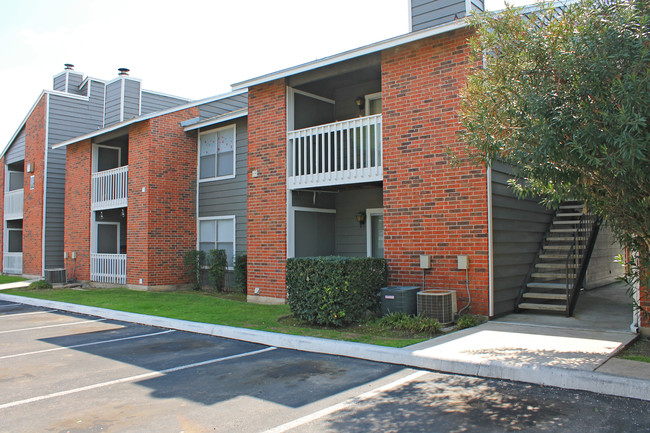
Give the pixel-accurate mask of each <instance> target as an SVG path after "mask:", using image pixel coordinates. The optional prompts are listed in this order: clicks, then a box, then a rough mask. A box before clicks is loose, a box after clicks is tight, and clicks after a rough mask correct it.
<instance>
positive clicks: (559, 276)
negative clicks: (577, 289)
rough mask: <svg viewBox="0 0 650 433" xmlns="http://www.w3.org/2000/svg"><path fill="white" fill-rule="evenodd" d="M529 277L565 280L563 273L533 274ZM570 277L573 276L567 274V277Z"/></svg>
mask: <svg viewBox="0 0 650 433" xmlns="http://www.w3.org/2000/svg"><path fill="white" fill-rule="evenodd" d="M530 276H531V277H533V278H545V279H547V280H548V279H552V278H566V274H565V273H564V272H533V273H532V274H530ZM571 276H573V274H569V277H571Z"/></svg>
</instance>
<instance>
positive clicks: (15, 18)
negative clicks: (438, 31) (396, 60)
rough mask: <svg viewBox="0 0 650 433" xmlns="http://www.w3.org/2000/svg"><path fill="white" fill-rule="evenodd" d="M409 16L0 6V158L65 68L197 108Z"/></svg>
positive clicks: (229, 0) (402, 27) (371, 8)
mask: <svg viewBox="0 0 650 433" xmlns="http://www.w3.org/2000/svg"><path fill="white" fill-rule="evenodd" d="M531 2H532V0H513V1H512V3H513V4H515V5H521V4H527V3H531ZM486 7H487V9H490V10H497V9H502V8H503V1H502V0H486ZM408 12H409V11H408V0H245V1H242V0H131V1H128V2H127V1H111V0H56V1H53V0H0V47H1V48H0V50H1V51H0V83H2V84H1V85H2V86H4V90H3V91H2V93H1V94H2V98H0V149H4V147H5V146H6V145H7V144H8V141H9V140H10V139H11V137H12V136H13V134H14V133H15V132H16V129H17V128H18V126H19V125H20V123H21V122H22V120H23V119H24V118H25V116H26V115H27V113H28V111H29V109H30V108H31V107H32V105H33V104H34V103H35V102H36V99H37V98H38V96H39V95H40V93H41V91H42V90H43V89H52V78H53V76H54V75H55V74H57V73H59V72H61V71H62V70H63V64H64V63H72V64H74V65H75V70H76V71H79V72H82V73H84V74H86V75H90V76H92V77H95V78H99V79H104V80H109V79H112V78H114V77H116V76H117V68H119V67H126V68H129V69H131V72H130V75H131V76H133V77H136V78H140V79H142V86H143V87H144V88H145V89H149V90H155V91H158V92H163V93H168V94H172V95H178V96H184V97H187V98H191V99H201V98H206V97H208V96H212V95H217V94H220V93H225V92H228V91H230V85H231V84H233V83H235V82H239V81H243V80H246V79H248V78H253V77H257V76H259V75H263V74H266V73H269V72H274V71H277V70H279V69H283V68H287V67H291V66H294V65H298V64H301V63H305V62H309V61H312V60H315V59H318V58H322V57H326V56H329V55H332V54H336V53H339V52H342V51H346V50H349V49H353V48H357V47H360V46H363V45H367V44H370V43H373V42H377V41H381V40H384V39H388V38H390V37H393V36H397V35H401V34H404V33H407V32H408Z"/></svg>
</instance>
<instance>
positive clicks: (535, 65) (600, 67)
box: [461, 0, 650, 313]
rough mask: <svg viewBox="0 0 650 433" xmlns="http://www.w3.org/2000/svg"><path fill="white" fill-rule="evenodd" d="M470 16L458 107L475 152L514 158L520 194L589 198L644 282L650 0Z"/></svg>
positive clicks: (601, 0)
mask: <svg viewBox="0 0 650 433" xmlns="http://www.w3.org/2000/svg"><path fill="white" fill-rule="evenodd" d="M556 6H557V4H556ZM473 24H474V25H475V26H476V28H477V34H476V36H475V38H473V40H472V42H471V44H472V45H471V46H472V56H473V57H472V63H471V64H472V65H475V67H474V68H473V70H472V72H471V74H470V77H469V78H468V82H467V86H466V88H465V90H464V94H463V97H464V101H463V105H462V109H461V122H462V124H463V126H464V127H465V129H466V134H465V137H464V138H465V140H466V142H467V143H468V150H469V152H470V154H472V156H473V157H474V158H475V159H476V160H478V161H482V162H484V163H487V164H489V163H490V161H492V160H502V161H504V162H507V163H509V164H511V165H513V166H514V167H515V173H516V176H517V178H519V179H520V180H522V181H521V182H516V183H515V182H512V185H513V187H514V188H515V190H516V192H517V193H518V194H519V195H520V196H530V195H539V196H542V197H545V199H544V200H545V202H546V204H547V205H549V206H554V205H557V204H558V203H560V202H561V201H563V200H566V199H568V198H571V199H577V200H582V201H584V202H585V205H586V207H587V209H588V210H589V211H590V212H592V213H596V214H599V215H600V216H602V217H604V218H606V219H607V220H608V222H609V224H610V226H611V227H612V229H613V230H614V233H615V235H616V237H617V239H618V240H619V241H620V243H621V244H622V245H623V246H625V247H628V248H630V250H631V251H633V252H635V253H636V254H637V255H638V257H639V258H640V266H641V275H642V276H643V280H642V281H641V284H642V285H644V286H645V287H646V288H647V287H648V280H647V275H648V272H647V269H648V264H649V263H650V262H649V255H648V253H649V251H650V163H649V160H648V159H649V156H650V129H649V127H650V72H649V65H650V2H648V1H647V0H592V1H583V2H580V3H574V4H571V5H568V6H563V7H562V8H561V9H558V8H552V7H545V6H544V5H540V9H539V10H538V11H537V12H528V13H526V10H522V9H514V8H508V9H507V10H506V11H504V12H503V13H501V14H498V15H495V14H490V13H484V14H481V15H478V16H476V17H475V18H473ZM634 269H637V271H636V272H637V274H636V276H637V277H638V275H639V274H638V272H639V271H638V269H639V268H638V267H636V268H634ZM644 270H645V271H644ZM637 280H638V279H637ZM646 296H647V295H646ZM646 306H647V304H646ZM646 309H647V307H646ZM646 313H647V311H646Z"/></svg>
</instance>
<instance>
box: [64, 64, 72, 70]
mask: <svg viewBox="0 0 650 433" xmlns="http://www.w3.org/2000/svg"><path fill="white" fill-rule="evenodd" d="M63 66H65V70H66V71H74V65H73V64H72V63H65V64H64V65H63Z"/></svg>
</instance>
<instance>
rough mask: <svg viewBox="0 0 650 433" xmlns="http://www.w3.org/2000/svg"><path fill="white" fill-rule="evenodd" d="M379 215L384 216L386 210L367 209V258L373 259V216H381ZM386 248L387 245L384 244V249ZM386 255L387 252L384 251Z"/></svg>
mask: <svg viewBox="0 0 650 433" xmlns="http://www.w3.org/2000/svg"><path fill="white" fill-rule="evenodd" d="M379 215H382V216H383V215H384V209H383V208H381V207H379V208H371V209H366V256H367V257H372V218H371V217H373V216H379ZM385 247H386V244H385V243H384V248H385ZM385 253H386V250H384V254H385Z"/></svg>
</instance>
